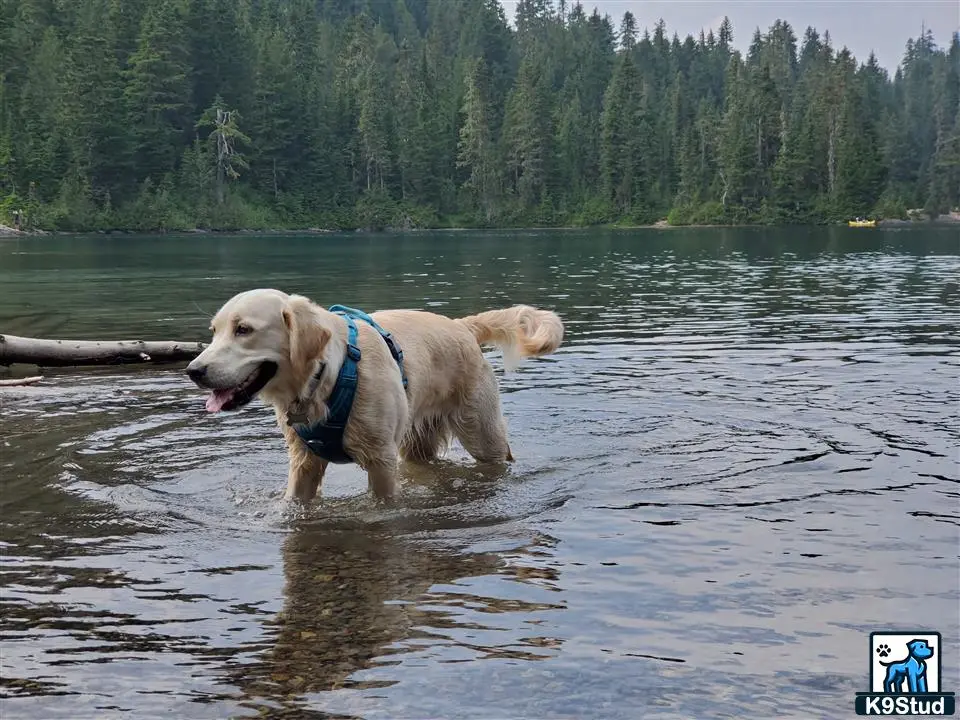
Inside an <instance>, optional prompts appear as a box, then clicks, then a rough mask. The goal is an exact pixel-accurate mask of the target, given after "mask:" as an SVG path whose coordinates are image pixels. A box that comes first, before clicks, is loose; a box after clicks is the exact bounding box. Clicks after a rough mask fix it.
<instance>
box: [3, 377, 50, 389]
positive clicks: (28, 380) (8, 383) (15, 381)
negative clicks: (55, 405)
mask: <svg viewBox="0 0 960 720" xmlns="http://www.w3.org/2000/svg"><path fill="white" fill-rule="evenodd" d="M41 380H43V376H42V375H34V376H33V377H23V378H6V379H4V380H0V387H19V386H21V385H35V384H36V383H38V382H40V381H41Z"/></svg>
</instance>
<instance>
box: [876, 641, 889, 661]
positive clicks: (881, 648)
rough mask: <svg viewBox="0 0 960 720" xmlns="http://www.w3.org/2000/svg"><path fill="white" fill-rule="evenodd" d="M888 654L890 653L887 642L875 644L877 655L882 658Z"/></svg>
mask: <svg viewBox="0 0 960 720" xmlns="http://www.w3.org/2000/svg"><path fill="white" fill-rule="evenodd" d="M889 654H890V646H889V645H887V644H885V643H881V644H880V645H877V655H879V656H880V657H882V658H885V657H887V656H888V655H889Z"/></svg>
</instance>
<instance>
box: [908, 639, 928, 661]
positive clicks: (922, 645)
mask: <svg viewBox="0 0 960 720" xmlns="http://www.w3.org/2000/svg"><path fill="white" fill-rule="evenodd" d="M907 649H908V650H909V651H910V656H911V657H915V658H916V659H917V660H927V659H928V658H932V657H933V650H934V649H933V648H932V647H930V646H929V645H928V644H927V641H926V640H911V641H910V642H908V643H907Z"/></svg>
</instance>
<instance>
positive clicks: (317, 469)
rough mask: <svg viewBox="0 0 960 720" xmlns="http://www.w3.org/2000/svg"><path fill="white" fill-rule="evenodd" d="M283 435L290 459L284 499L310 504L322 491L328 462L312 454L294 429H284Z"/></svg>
mask: <svg viewBox="0 0 960 720" xmlns="http://www.w3.org/2000/svg"><path fill="white" fill-rule="evenodd" d="M283 435H284V438H285V439H286V441H287V456H288V458H289V468H288V470H287V492H286V494H285V495H284V499H285V500H293V499H294V498H296V499H297V500H300V501H301V502H302V503H304V504H306V503H309V502H310V501H311V500H313V498H314V497H315V496H316V494H317V490H319V489H320V483H321V482H323V474H324V472H326V470H327V461H326V460H324V459H323V458H321V457H318V456H317V455H314V454H313V453H312V452H310V450H309V449H307V447H306V446H304V444H303V442H302V441H301V440H300V436H299V435H297V433H296V431H294V429H293V428H291V427H284V428H283Z"/></svg>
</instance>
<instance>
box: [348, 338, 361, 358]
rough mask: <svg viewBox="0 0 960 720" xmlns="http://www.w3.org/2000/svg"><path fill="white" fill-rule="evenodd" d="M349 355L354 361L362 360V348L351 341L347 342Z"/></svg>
mask: <svg viewBox="0 0 960 720" xmlns="http://www.w3.org/2000/svg"><path fill="white" fill-rule="evenodd" d="M347 357H349V358H350V359H351V360H353V361H354V362H360V348H358V347H357V346H356V345H353V344H351V343H347Z"/></svg>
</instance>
